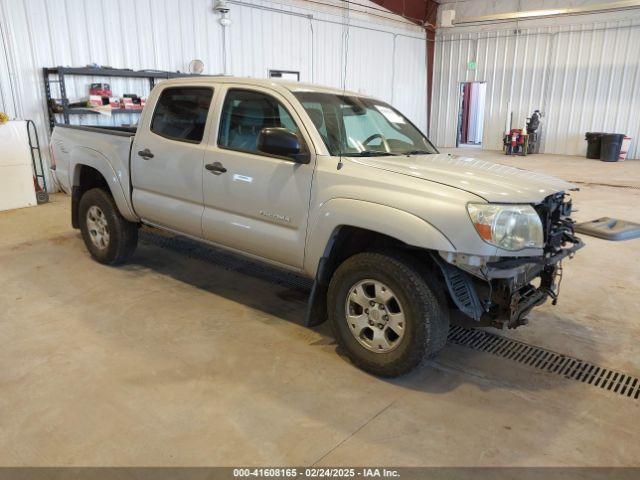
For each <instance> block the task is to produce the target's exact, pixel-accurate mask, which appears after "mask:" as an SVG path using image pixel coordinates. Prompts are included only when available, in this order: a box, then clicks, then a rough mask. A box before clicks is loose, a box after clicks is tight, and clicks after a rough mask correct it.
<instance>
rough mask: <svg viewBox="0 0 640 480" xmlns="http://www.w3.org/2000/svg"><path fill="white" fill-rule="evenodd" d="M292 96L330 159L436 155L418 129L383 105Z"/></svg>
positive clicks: (303, 94) (317, 95) (324, 95)
mask: <svg viewBox="0 0 640 480" xmlns="http://www.w3.org/2000/svg"><path fill="white" fill-rule="evenodd" d="M293 93H294V95H295V96H296V97H297V98H298V100H299V101H300V102H301V103H302V106H303V107H304V109H305V110H306V111H307V113H308V114H309V117H311V120H312V121H313V123H314V125H315V126H316V128H317V129H318V132H319V133H320V136H321V137H322V139H323V140H324V143H325V145H326V146H327V148H328V149H329V153H331V155H333V156H375V155H420V154H429V153H438V151H437V150H436V148H435V147H434V146H433V145H432V144H431V142H430V141H429V140H428V139H427V137H425V136H424V135H423V134H422V132H420V130H418V129H417V128H416V127H415V126H414V125H413V124H412V123H411V122H410V121H409V120H407V119H406V118H405V117H404V116H403V115H402V114H401V113H400V112H398V111H397V110H396V109H394V108H393V107H391V106H390V105H388V104H386V103H384V102H380V101H378V100H373V99H370V98H363V97H352V96H348V95H336V94H332V93H316V92H293Z"/></svg>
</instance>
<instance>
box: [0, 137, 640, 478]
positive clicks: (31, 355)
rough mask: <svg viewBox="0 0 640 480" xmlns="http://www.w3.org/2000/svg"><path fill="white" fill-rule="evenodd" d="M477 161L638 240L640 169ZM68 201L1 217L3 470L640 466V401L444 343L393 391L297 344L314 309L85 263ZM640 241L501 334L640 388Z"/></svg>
mask: <svg viewBox="0 0 640 480" xmlns="http://www.w3.org/2000/svg"><path fill="white" fill-rule="evenodd" d="M471 153H472V154H473V155H476V156H482V157H486V158H494V159H497V160H498V161H501V162H504V163H509V164H517V165H519V166H522V167H525V168H528V169H532V170H540V171H545V172H548V173H557V174H560V176H562V177H564V178H566V179H569V180H579V181H580V182H585V183H586V184H589V185H586V184H583V185H582V187H583V188H582V190H581V191H580V192H578V193H575V194H574V197H575V204H576V208H578V209H579V212H578V213H577V214H576V218H577V219H578V220H587V219H593V218H596V217H599V216H602V215H610V216H619V217H621V218H625V219H628V220H634V221H638V222H640V209H639V208H638V206H639V205H640V190H638V189H636V190H634V189H628V188H620V187H602V186H597V185H591V184H597V183H607V184H611V185H632V186H633V185H635V186H638V185H639V184H640V162H631V161H627V162H626V163H624V164H605V163H601V162H599V161H590V160H585V159H579V158H575V157H553V156H532V157H528V158H521V157H517V158H508V157H504V156H501V155H498V154H496V153H488V152H481V151H479V150H477V149H473V150H472V152H471ZM69 206H70V202H69V198H68V197H66V196H64V195H55V196H53V198H52V202H51V203H50V204H48V205H45V206H40V207H35V208H30V209H23V210H16V211H11V212H3V213H0V272H1V277H0V279H1V280H2V289H1V290H0V345H1V346H2V348H0V365H1V366H2V368H0V425H1V428H0V465H4V466H7V465H14V466H16V465H32V466H33V465H36V466H53V465H85V466H92V465H136V466H145V465H147V466H151V465H153V466H157V465H227V466H230V465H264V464H277V465H311V464H317V465H395V466H422V465H439V466H489V465H510V466H542V465H544V466H550V465H559V466H561V465H579V466H630V465H635V466H638V465H639V464H640V461H639V459H640V429H639V428H638V427H639V426H640V421H639V419H640V415H639V413H640V412H639V405H640V401H638V400H636V401H634V400H630V399H628V398H623V397H620V396H618V395H615V394H613V393H610V392H607V391H602V390H600V389H597V388H594V387H592V386H588V385H585V384H582V383H578V382H575V381H570V380H565V379H563V378H561V377H558V376H553V375H550V374H546V373H542V372H540V371H537V370H535V369H532V368H529V367H526V366H523V365H520V364H517V363H514V362H512V361H509V360H506V359H502V358H499V357H496V356H493V355H491V354H487V353H481V352H478V351H474V350H471V349H467V348H465V347H460V346H454V345H450V346H447V347H446V348H445V350H444V351H443V352H442V354H441V355H440V356H439V357H438V358H437V359H436V360H435V361H432V362H430V363H429V364H428V365H427V366H426V367H425V368H424V369H423V370H421V371H419V372H416V373H414V374H412V375H410V376H408V377H405V378H402V379H400V380H394V381H385V380H382V379H378V378H375V377H372V376H370V375H367V374H365V373H363V372H361V371H359V370H357V369H356V368H354V367H353V366H352V365H351V364H350V363H349V362H348V361H347V360H346V359H345V358H344V357H342V356H340V355H339V354H338V353H337V352H336V347H335V344H334V343H333V341H332V339H331V337H330V336H329V335H328V331H327V328H326V326H321V327H319V328H316V329H307V328H305V327H303V326H302V319H303V315H304V309H305V303H304V302H305V298H304V297H303V296H301V295H299V294H296V292H292V291H290V290H287V289H285V288H283V287H280V286H278V285H275V284H273V283H272V282H268V281H264V280H260V279H258V278H255V277H252V276H248V275H245V274H241V273H238V272H234V271H227V270H225V269H223V268H221V267H219V266H216V265H215V264H212V263H211V262H208V261H205V260H199V259H194V258H189V257H188V256H186V255H183V254H180V253H177V252H175V251H173V250H171V249H166V248H161V247H160V246H157V245H156V244H154V243H151V242H148V241H146V242H143V243H142V244H141V245H140V247H139V249H138V251H137V253H136V255H135V257H134V259H133V261H132V262H131V263H130V264H129V265H126V266H124V267H120V268H109V267H104V266H102V265H99V264H97V263H96V262H93V261H92V260H91V259H90V258H89V255H88V254H87V252H86V250H85V248H84V245H83V244H82V240H81V238H80V235H79V233H78V232H77V231H75V230H72V229H71V228H70V225H69ZM639 247H640V240H634V241H628V242H621V243H608V242H605V241H602V240H597V239H588V245H587V247H586V248H585V249H583V250H582V251H581V252H579V254H578V255H577V256H576V258H575V259H573V260H571V261H567V262H566V264H565V272H566V273H565V278H564V282H563V285H562V296H561V299H560V302H559V304H558V305H557V306H555V307H553V306H551V305H545V306H544V307H542V308H540V309H538V310H536V312H535V313H534V314H533V315H532V318H531V324H530V325H529V326H528V327H525V328H522V329H519V330H516V331H511V332H504V334H505V335H507V336H510V337H514V338H518V339H521V340H523V341H526V342H530V343H533V344H535V345H539V346H543V347H547V348H550V349H553V350H556V351H559V352H563V353H567V354H571V355H574V356H577V357H579V358H582V359H584V360H588V361H591V362H593V363H596V364H598V365H602V366H606V367H610V368H614V369H618V370H622V371H625V372H626V373H629V374H632V375H635V376H640V342H638V339H639V338H640V325H639V320H640V316H639V314H638V311H639V310H640V295H639V294H640V287H638V285H640V262H639V259H638V248H639Z"/></svg>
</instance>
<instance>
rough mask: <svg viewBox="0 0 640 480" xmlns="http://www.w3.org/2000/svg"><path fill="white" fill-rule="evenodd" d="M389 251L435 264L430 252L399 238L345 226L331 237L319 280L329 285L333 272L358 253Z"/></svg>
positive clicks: (339, 228)
mask: <svg viewBox="0 0 640 480" xmlns="http://www.w3.org/2000/svg"><path fill="white" fill-rule="evenodd" d="M388 249H398V250H403V251H405V252H406V253H408V254H410V255H411V256H414V257H416V260H418V261H420V263H423V264H425V265H431V264H432V263H433V260H432V259H431V256H430V255H429V252H428V250H425V249H422V248H416V247H412V246H411V245H407V244H406V243H404V242H403V241H401V240H398V239H397V238H394V237H390V236H389V235H385V234H383V233H379V232H375V231H373V230H367V229H366V228H360V227H352V226H346V225H345V226H341V227H338V229H337V231H336V232H334V234H333V236H332V237H331V240H330V245H329V248H328V250H329V251H328V252H325V256H323V258H322V260H321V265H320V267H319V268H318V274H317V280H318V281H320V282H321V283H322V284H324V285H328V284H329V281H330V280H331V277H332V276H333V272H335V270H336V269H337V268H338V267H339V266H340V264H341V263H342V262H344V261H345V260H346V259H347V258H349V257H351V256H353V255H355V254H356V253H360V252H364V251H367V250H388Z"/></svg>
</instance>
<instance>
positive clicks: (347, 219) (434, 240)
mask: <svg viewBox="0 0 640 480" xmlns="http://www.w3.org/2000/svg"><path fill="white" fill-rule="evenodd" d="M314 217H315V218H316V221H315V223H314V224H313V225H312V226H311V228H310V229H309V234H308V236H307V238H308V241H307V245H306V247H305V255H304V271H305V272H306V273H307V274H308V275H309V276H310V277H312V278H315V276H316V274H317V273H318V266H319V264H320V260H321V259H322V258H323V257H326V256H328V254H329V253H330V251H331V247H332V244H333V242H332V238H333V237H334V236H335V234H336V232H337V231H338V230H339V228H340V227H342V226H350V227H358V228H362V229H365V230H371V231H374V232H378V233H381V234H384V235H387V236H390V237H393V238H395V239H397V240H400V241H402V242H404V243H406V244H407V245H411V246H413V247H418V248H425V249H429V250H446V251H455V250H456V248H455V245H454V244H453V242H451V240H449V239H448V238H447V237H446V236H445V235H444V234H443V233H442V232H441V231H440V230H438V229H437V228H436V227H434V226H433V225H431V224H430V223H429V222H427V221H425V220H423V219H422V218H420V217H417V216H416V215H413V214H412V213H409V212H405V211H404V210H399V209H397V208H394V207H390V206H388V205H383V204H380V203H373V202H367V201H364V200H354V199H350V198H334V199H331V200H329V201H327V202H325V203H324V204H322V206H321V207H320V208H319V209H318V211H317V212H316V214H315V215H314Z"/></svg>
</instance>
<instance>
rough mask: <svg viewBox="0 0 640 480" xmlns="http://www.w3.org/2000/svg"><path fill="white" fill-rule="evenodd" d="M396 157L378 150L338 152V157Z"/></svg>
mask: <svg viewBox="0 0 640 480" xmlns="http://www.w3.org/2000/svg"><path fill="white" fill-rule="evenodd" d="M393 155H396V154H395V153H390V152H380V151H378V150H363V151H362V152H340V153H338V156H340V157H388V156H393Z"/></svg>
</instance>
